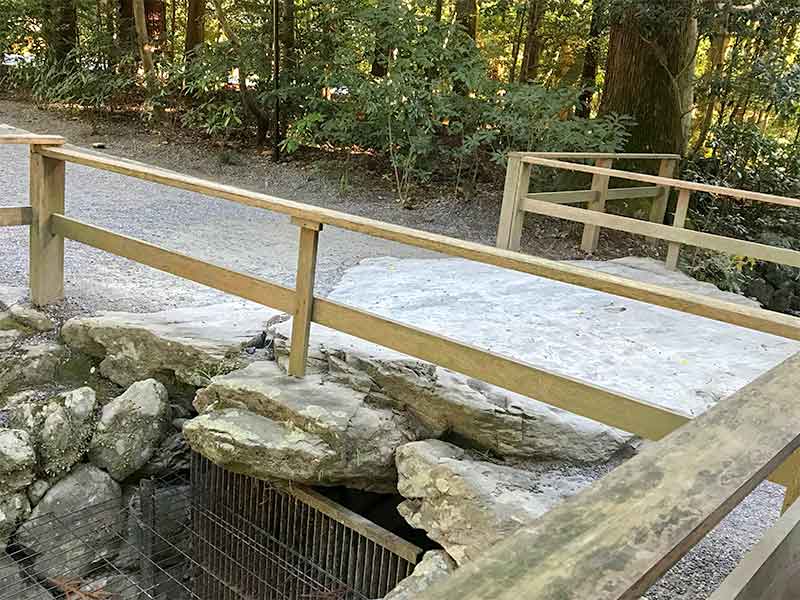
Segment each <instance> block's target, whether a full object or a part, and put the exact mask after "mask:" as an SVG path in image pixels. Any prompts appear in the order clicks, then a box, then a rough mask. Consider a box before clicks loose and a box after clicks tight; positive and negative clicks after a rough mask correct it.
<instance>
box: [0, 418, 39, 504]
mask: <svg viewBox="0 0 800 600" xmlns="http://www.w3.org/2000/svg"><path fill="white" fill-rule="evenodd" d="M35 470H36V452H35V451H34V449H33V444H32V443H31V439H30V436H29V435H28V432H26V431H24V430H21V429H0V497H2V496H4V495H7V494H12V493H15V492H19V491H21V490H24V489H25V488H26V487H28V485H30V483H31V482H32V481H33V480H34V477H35V476H34V472H35Z"/></svg>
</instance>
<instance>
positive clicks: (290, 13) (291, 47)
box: [281, 0, 296, 68]
mask: <svg viewBox="0 0 800 600" xmlns="http://www.w3.org/2000/svg"><path fill="white" fill-rule="evenodd" d="M294 2H295V0H283V23H282V25H283V30H282V33H283V35H282V36H281V41H282V42H283V60H284V63H285V64H286V66H287V67H289V68H292V67H294V59H295V56H294V54H295V43H296V40H295V36H296V34H295V11H296V7H295V4H294Z"/></svg>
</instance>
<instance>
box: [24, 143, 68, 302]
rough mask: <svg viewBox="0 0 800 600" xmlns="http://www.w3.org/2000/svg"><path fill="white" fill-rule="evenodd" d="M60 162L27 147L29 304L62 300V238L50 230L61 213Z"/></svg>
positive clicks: (34, 147) (61, 175) (61, 161)
mask: <svg viewBox="0 0 800 600" xmlns="http://www.w3.org/2000/svg"><path fill="white" fill-rule="evenodd" d="M64 171H65V169H64V161H63V160H56V159H53V158H47V157H44V156H42V155H41V154H39V153H38V152H37V147H36V146H31V156H30V203H31V210H32V213H33V220H32V221H31V228H30V265H29V271H30V286H31V302H33V304H35V305H36V306H44V305H46V304H50V303H52V302H57V301H58V300H61V298H63V297H64V238H63V237H62V236H60V235H55V234H53V233H52V231H51V230H50V215H52V214H54V213H57V214H64Z"/></svg>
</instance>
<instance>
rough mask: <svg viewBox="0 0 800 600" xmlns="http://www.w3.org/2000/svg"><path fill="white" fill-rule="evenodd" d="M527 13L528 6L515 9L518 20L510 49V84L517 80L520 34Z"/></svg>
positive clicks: (520, 43) (523, 27) (520, 44)
mask: <svg viewBox="0 0 800 600" xmlns="http://www.w3.org/2000/svg"><path fill="white" fill-rule="evenodd" d="M527 13H528V5H527V3H526V4H523V5H522V6H521V7H520V8H518V9H517V19H518V20H519V29H518V30H517V37H515V38H514V46H513V47H512V49H511V73H510V74H509V78H508V80H509V81H510V82H511V83H514V81H515V80H516V78H517V62H519V50H520V47H521V46H522V32H523V31H524V29H525V15H526V14H527Z"/></svg>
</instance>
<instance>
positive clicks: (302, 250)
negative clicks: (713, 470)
mask: <svg viewBox="0 0 800 600" xmlns="http://www.w3.org/2000/svg"><path fill="white" fill-rule="evenodd" d="M0 143H15V144H19V143H22V144H28V145H29V146H30V150H31V154H30V203H31V205H30V206H29V207H25V206H22V207H11V208H3V209H0V226H24V225H27V226H29V227H30V286H31V299H32V301H33V302H34V303H35V304H37V305H45V304H48V303H51V302H55V301H58V300H59V299H60V298H61V297H62V296H63V293H64V240H65V239H71V240H75V241H77V242H80V243H83V244H86V245H89V246H92V247H95V248H98V249H101V250H104V251H106V252H109V253H112V254H115V255H117V256H122V257H125V258H128V259H130V260H133V261H136V262H138V263H141V264H144V265H148V266H151V267H154V268H156V269H159V270H162V271H164V272H167V273H171V274H173V275H177V276H179V277H183V278H185V279H189V280H191V281H195V282H198V283H201V284H204V285H207V286H209V287H212V288H214V289H218V290H221V291H223V292H226V293H229V294H232V295H235V296H239V297H241V298H245V299H248V300H252V301H254V302H258V303H260V304H262V305H265V306H269V307H272V308H275V309H277V310H281V311H285V312H287V313H289V314H292V315H293V317H294V319H293V324H292V336H291V350H290V361H289V371H290V373H291V374H292V375H294V376H297V377H302V376H303V375H304V373H305V367H306V361H307V357H308V346H309V328H310V324H311V323H312V322H315V323H318V324H320V325H323V326H326V327H329V328H332V329H335V330H338V331H341V332H343V333H346V334H350V335H353V336H356V337H359V338H361V339H364V340H367V341H369V342H373V343H376V344H379V345H382V346H385V347H388V348H391V349H393V350H396V351H398V352H402V353H405V354H408V355H410V356H414V357H416V358H419V359H422V360H425V361H429V362H431V363H435V364H437V365H440V366H442V367H445V368H448V369H451V370H453V371H457V372H459V373H462V374H465V375H467V376H470V377H474V378H476V379H479V380H482V381H485V382H488V383H491V384H495V385H497V386H500V387H502V388H505V389H507V390H510V391H513V392H516V393H519V394H522V395H525V396H528V397H530V398H534V399H536V400H538V401H541V402H545V403H547V404H550V405H552V406H555V407H558V408H561V409H564V410H567V411H570V412H572V413H575V414H577V415H581V416H583V417H587V418H589V419H593V420H595V421H598V422H601V423H604V424H606V425H610V426H612V427H617V428H619V429H622V430H624V431H628V432H631V433H633V434H635V435H638V436H640V437H642V438H645V439H649V440H661V439H662V438H664V437H665V436H668V435H671V436H672V437H675V436H678V437H677V438H675V439H682V438H680V435H681V432H682V431H684V430H685V427H683V426H684V425H685V424H686V423H688V422H689V418H688V417H686V416H684V415H682V414H679V413H677V412H674V411H672V410H669V409H667V408H664V407H661V406H656V405H654V404H650V403H647V402H644V401H642V400H639V399H636V398H633V397H630V396H628V395H625V394H622V393H619V392H615V391H612V390H609V389H606V388H604V387H601V386H598V385H595V384H592V383H590V382H586V381H581V380H578V379H575V378H572V377H569V376H566V375H564V374H561V373H557V372H554V371H550V370H546V369H542V368H539V367H537V366H535V365H531V364H528V363H525V362H522V361H519V360H516V359H513V358H510V357H506V356H502V355H499V354H496V353H492V352H489V351H487V350H484V349H481V348H478V347H476V346H473V345H470V344H465V343H463V342H459V341H457V340H453V339H450V338H447V337H445V336H441V335H437V334H434V333H431V332H428V331H424V330H422V329H418V328H416V327H413V326H410V325H405V324H402V323H398V322H395V321H392V320H390V319H387V318H384V317H381V316H378V315H375V314H372V313H369V312H367V311H364V310H360V309H357V308H354V307H350V306H345V305H342V304H339V303H337V302H333V301H330V300H327V299H324V298H320V297H318V296H316V295H314V272H315V265H316V260H317V251H318V240H319V236H320V234H321V232H322V229H323V226H324V225H328V226H334V227H339V228H342V229H347V230H349V231H354V232H358V233H362V234H366V235H370V236H373V237H378V238H382V239H386V240H392V241H396V242H400V243H403V244H406V245H411V246H416V247H419V248H424V249H427V250H432V251H436V252H440V253H444V254H448V255H452V256H457V257H461V258H465V259H469V260H473V261H477V262H481V263H485V264H489V265H495V266H499V267H503V268H507V269H512V270H516V271H520V272H524V273H529V274H533V275H537V276H540V277H546V278H549V279H553V280H556V281H561V282H564V283H568V284H573V285H578V286H583V287H586V288H590V289H594V290H598V291H602V292H606V293H611V294H616V295H619V296H622V297H626V298H631V299H634V300H639V301H643V302H648V303H651V304H654V305H658V306H663V307H666V308H671V309H674V310H678V311H682V312H686V313H690V314H695V315H699V316H703V317H706V318H710V319H714V320H717V321H722V322H726V323H731V324H734V325H738V326H741V327H746V328H750V329H753V330H757V331H762V332H766V333H770V334H774V335H779V336H783V337H786V338H790V339H794V340H800V319H797V318H795V317H791V316H788V315H781V314H777V313H772V312H768V311H764V310H761V309H756V308H751V307H747V306H741V305H738V304H733V303H730V302H725V301H721V300H715V299H711V298H707V297H704V296H700V295H695V294H688V293H685V292H678V291H675V290H671V289H668V288H664V287H660V286H655V285H649V284H644V283H641V282H635V281H630V280H627V279H624V278H621V277H615V276H611V275H606V274H603V273H597V272H594V271H591V270H588V269H581V268H578V267H574V266H571V265H565V264H561V263H559V262H556V261H550V260H545V259H542V258H537V257H532V256H525V255H523V254H520V253H518V252H513V251H509V250H505V249H497V248H491V247H488V246H484V245H481V244H475V243H472V242H466V241H463V240H458V239H454V238H450V237H446V236H442V235H437V234H432V233H428V232H425V231H420V230H415V229H411V228H407V227H402V226H398V225H393V224H389V223H383V222H380V221H375V220H372V219H367V218H364V217H358V216H354V215H349V214H345V213H341V212H337V211H333V210H329V209H324V208H319V207H315V206H310V205H307V204H302V203H299V202H292V201H288V200H284V199H281V198H276V197H274V196H270V195H267V194H261V193H256V192H252V191H248V190H242V189H239V188H235V187H232V186H228V185H224V184H220V183H216V182H213V181H207V180H204V179H200V178H196V177H190V176H187V175H183V174H180V173H175V172H173V171H169V170H165V169H161V168H158V167H153V166H150V165H145V164H141V163H137V162H133V161H129V160H124V159H119V158H114V157H109V156H104V155H99V154H96V153H93V152H89V151H86V150H83V149H80V148H77V147H73V146H69V145H66V144H64V141H63V140H62V139H60V138H57V137H54V136H36V135H33V134H28V133H27V132H20V131H17V130H13V131H12V130H8V129H7V130H6V131H3V130H2V129H0ZM533 158H534V159H535V160H544V161H548V162H554V163H556V165H561V164H562V163H560V162H559V161H555V160H552V159H550V158H547V159H545V158H536V157H533ZM526 159H527V157H526ZM662 160H672V158H665V159H662ZM66 163H73V164H79V165H84V166H87V167H91V168H95V169H101V170H104V171H109V172H113V173H118V174H121V175H125V176H129V177H134V178H137V179H141V180H145V181H150V182H155V183H158V184H162V185H166V186H169V187H174V188H178V189H183V190H189V191H193V192H198V193H201V194H205V195H207V196H212V197H216V198H221V199H225V200H228V201H232V202H237V203H239V204H243V205H247V206H252V207H257V208H262V209H266V210H271V211H274V212H278V213H282V214H285V215H287V216H288V217H289V218H290V219H291V221H292V222H293V223H294V224H295V225H296V226H297V227H298V233H299V238H300V244H299V252H298V267H297V277H296V286H295V288H294V289H292V288H288V287H285V286H282V285H279V284H277V283H273V282H270V281H267V280H264V279H261V278H258V277H254V276H252V275H248V274H245V273H240V272H237V271H234V270H231V269H227V268H224V267H221V266H217V265H213V264H210V263H208V262H206V261H202V260H198V259H196V258H192V257H190V256H186V255H185V254H182V253H179V252H175V251H172V250H168V249H165V248H162V247H159V246H157V245H154V244H152V243H149V242H145V241H143V240H138V239H135V238H131V237H128V236H124V235H121V234H118V233H114V232H112V231H109V230H107V229H104V228H101V227H97V226H95V225H91V224H89V223H84V222H82V221H80V220H78V219H74V218H72V217H69V216H67V215H65V214H64V191H65V165H66ZM523 164H527V163H523ZM563 164H570V163H563ZM574 166H576V167H580V168H582V169H597V168H601V169H603V171H604V172H605V171H608V169H605V168H602V167H588V166H585V165H574ZM614 173H615V176H618V175H616V173H620V172H614ZM633 175H635V176H636V177H644V176H639V175H636V174H633ZM670 181H673V180H670ZM657 184H658V185H663V183H658V182H657ZM691 185H697V184H691ZM507 188H508V186H507ZM653 197H656V196H653ZM556 206H557V205H556ZM782 368H784V369H785V368H787V367H782ZM781 372H783V371H781ZM730 405H731V402H726V403H721V404H720V405H719V406H718V407H717V408H716V409H714V410H715V412H714V413H713V414H717V413H720V412H723V413H724V411H725V410H726V408H725V407H728V406H730ZM780 410H783V405H782V404H775V405H774V406H771V407H769V410H766V412H765V413H764V414H765V415H773V414H774V415H775V417H774V418H775V419H777V420H780V419H778V416H779V415H780V414H782V413H780ZM731 414H733V415H735V414H736V413H735V412H732V413H731ZM786 414H787V415H789V416H791V415H790V414H789V413H786ZM710 419H711V417H708V419H705V421H708V420H710ZM705 421H701V422H700V423H702V422H705ZM770 422H771V421H770ZM783 425H784V427H785V428H786V429H787V430H788V429H789V428H791V427H793V426H796V429H797V431H800V424H797V423H795V422H794V421H792V420H791V419H789V420H788V421H787V422H785V423H783ZM690 426H691V427H692V429H691V431H696V430H699V429H700V428H701V424H699V423H691V425H690ZM676 430H677V431H676ZM671 439H672V438H671ZM780 439H781V440H782V439H783V438H780ZM745 440H746V438H742V439H741V440H740V441H741V444H740V446H739V447H738V452H739V453H740V454H741V455H739V454H737V453H736V450H737V449H736V447H733V446H731V447H730V448H729V449H728V450H729V454H730V455H731V456H733V455H736V457H738V458H739V459H742V460H744V457H745V455H746V454H748V452H750V450H751V448H750V447H749V444H747V443H745ZM776 440H778V438H776ZM794 448H795V446H793V445H792V444H785V445H783V446H781V447H780V448H778V446H777V445H775V444H772V445H768V446H767V447H766V450H763V451H762V450H757V449H756V450H754V451H756V452H757V455H758V456H759V457H762V456H763V457H764V458H765V460H764V465H762V466H761V471H759V472H758V474H759V475H763V476H766V475H769V474H770V473H771V475H770V478H771V479H772V480H773V481H775V482H778V483H780V484H782V485H784V486H787V487H788V490H787V493H786V498H785V505H786V506H789V505H790V504H792V503H793V502H794V500H795V499H796V498H797V496H798V494H800V481H799V479H800V477H799V476H800V453H795V454H792V455H791V456H790V454H791V452H792V451H793V450H794ZM770 452H772V454H771V455H769V456H767V454H769V453H770ZM641 460H644V459H641ZM634 464H638V463H634ZM748 464H750V462H748ZM694 465H697V463H696V461H695V462H694V463H691V464H690V465H688V466H687V467H686V471H685V472H686V473H690V474H691V473H692V472H693V471H692V469H693V468H694ZM701 466H702V465H697V468H698V469H700V468H701ZM615 473H616V471H615ZM695 475H698V474H697V473H695ZM698 476H700V475H698ZM762 478H763V477H762ZM749 481H750V480H749V479H748V482H749ZM737 489H738V488H737ZM742 489H744V488H742ZM737 493H738V492H737ZM630 517H631V518H634V517H635V515H634V513H631V515H630ZM634 520H635V519H634ZM521 535H522V534H521ZM520 539H523V538H520ZM531 549H532V548H531ZM523 554H524V553H523ZM463 595H464V597H465V598H484V596H480V595H478V596H476V595H474V594H473V595H471V594H463ZM442 597H443V598H444V597H445V596H442ZM447 597H451V596H447ZM453 597H454V596H453ZM489 597H491V596H485V598H489ZM497 597H500V596H497ZM508 597H509V598H510V597H532V596H529V595H525V596H508ZM542 597H543V598H544V597H545V596H542ZM586 597H588V596H586ZM609 597H611V596H609Z"/></svg>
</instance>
